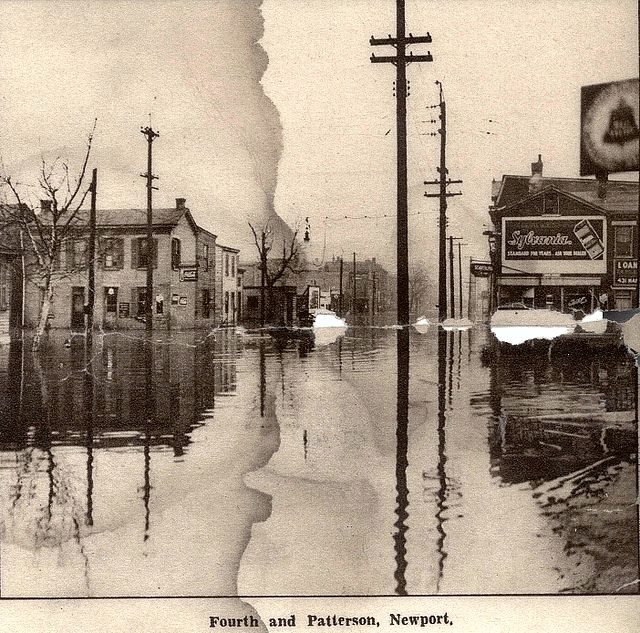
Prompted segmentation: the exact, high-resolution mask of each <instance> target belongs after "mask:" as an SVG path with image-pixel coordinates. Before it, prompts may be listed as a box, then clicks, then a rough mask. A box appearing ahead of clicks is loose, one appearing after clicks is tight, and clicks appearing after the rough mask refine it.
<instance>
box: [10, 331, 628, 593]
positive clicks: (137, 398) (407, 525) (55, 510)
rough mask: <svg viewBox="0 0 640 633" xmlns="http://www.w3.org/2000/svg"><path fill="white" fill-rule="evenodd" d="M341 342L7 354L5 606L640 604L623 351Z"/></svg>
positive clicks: (379, 334)
mask: <svg viewBox="0 0 640 633" xmlns="http://www.w3.org/2000/svg"><path fill="white" fill-rule="evenodd" d="M322 343H323V342H322V341H320V340H316V342H315V344H314V342H313V340H312V339H310V338H309V337H307V336H301V337H300V338H297V339H290V338H289V339H288V338H283V337H282V336H277V337H273V336H269V335H260V334H259V333H253V334H252V333H248V332H246V331H238V332H234V331H233V330H220V331H216V332H214V333H211V334H210V335H208V336H207V335H206V334H204V333H202V332H189V333H179V334H174V335H172V336H170V337H169V336H166V337H165V336H163V335H155V336H154V338H153V339H151V340H150V341H148V340H146V339H145V338H144V335H143V334H142V333H140V332H130V333H125V332H118V333H115V332H114V333H108V334H105V335H104V336H100V337H97V339H96V341H95V342H94V346H93V350H92V353H91V354H90V355H87V354H86V353H85V349H84V340H83V339H82V338H81V337H74V338H72V339H71V341H70V342H65V336H63V335H62V333H52V335H51V336H50V338H49V340H48V341H47V343H46V345H45V346H44V347H43V349H42V350H41V352H40V354H38V355H37V356H34V355H32V354H31V353H30V352H29V351H28V344H25V347H26V351H25V352H24V353H23V350H22V347H21V344H20V342H19V341H17V342H14V343H12V345H11V346H10V347H9V346H4V347H0V417H1V419H2V424H1V426H0V508H1V520H2V550H1V560H0V562H1V565H0V572H1V575H0V581H1V582H0V591H1V594H2V596H3V597H9V596H152V595H198V596H217V595H220V596H234V595H241V596H255V595H314V594H322V595H343V594H351V595H353V594H396V593H397V594H436V593H441V594H486V593H558V592H578V593H583V592H596V593H601V592H605V593H612V592H616V591H623V592H629V591H631V592H637V584H633V581H634V580H635V579H636V577H637V575H638V558H637V556H638V554H637V552H638V550H637V542H638V532H637V530H638V524H637V509H636V505H635V500H636V494H637V493H636V462H635V460H636V450H637V429H636V422H635V419H636V418H635V415H636V414H635V410H636V394H637V386H636V377H635V368H634V364H633V362H632V359H631V358H630V357H629V356H628V355H626V354H625V352H624V348H622V349H620V348H615V349H614V348H611V349H606V350H603V349H600V350H597V351H593V352H589V351H588V350H580V352H579V353H570V352H562V353H559V352H558V353H553V351H552V353H548V351H547V348H544V349H534V348H526V349H528V350H529V352H528V353H522V350H523V349H525V348H517V349H515V348H509V347H507V346H498V345H497V343H496V341H495V339H493V338H492V336H491V335H490V333H489V332H488V331H486V330H485V329H481V328H479V329H474V330H471V331H468V332H448V333H445V332H438V331H437V330H436V329H435V328H433V327H432V328H430V329H429V330H428V331H427V332H426V333H423V334H420V333H418V332H416V331H413V330H412V331H411V332H407V331H398V330H394V329H390V328H389V329H387V328H366V327H362V328H350V329H349V330H347V332H346V335H345V336H344V337H342V338H339V339H337V340H336V341H334V342H328V341H325V342H324V343H325V344H322ZM398 376H399V379H397V377H398ZM407 377H409V386H408V389H407V381H406V379H407ZM628 583H630V584H628ZM625 585H626V586H625Z"/></svg>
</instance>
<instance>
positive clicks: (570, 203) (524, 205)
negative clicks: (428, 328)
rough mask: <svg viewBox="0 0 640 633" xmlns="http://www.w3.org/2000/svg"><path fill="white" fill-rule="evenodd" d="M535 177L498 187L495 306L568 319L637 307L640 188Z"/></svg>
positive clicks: (535, 169) (493, 239)
mask: <svg viewBox="0 0 640 633" xmlns="http://www.w3.org/2000/svg"><path fill="white" fill-rule="evenodd" d="M542 171H543V163H542V160H541V157H540V156H539V157H538V161H537V162H535V163H532V165H531V175H530V176H513V175H505V176H503V177H502V180H501V182H499V183H494V191H493V196H492V197H493V205H492V206H491V207H490V216H491V220H492V222H493V231H489V232H488V233H489V237H490V246H491V257H492V262H493V270H494V277H493V284H492V285H493V301H492V304H493V306H494V307H495V306H497V305H501V304H503V303H508V302H513V301H518V302H523V303H525V304H527V305H529V306H531V307H538V308H539V307H549V308H553V309H557V310H561V311H564V312H569V311H571V310H574V309H581V310H583V311H591V310H593V309H594V308H596V307H601V308H603V309H628V308H632V307H634V306H635V305H636V301H637V297H636V292H637V290H636V287H637V286H636V284H637V273H638V233H637V231H638V182H632V181H621V180H609V181H607V182H603V183H599V182H598V181H597V180H595V179H591V178H555V177H553V178H549V177H544V176H543V173H542Z"/></svg>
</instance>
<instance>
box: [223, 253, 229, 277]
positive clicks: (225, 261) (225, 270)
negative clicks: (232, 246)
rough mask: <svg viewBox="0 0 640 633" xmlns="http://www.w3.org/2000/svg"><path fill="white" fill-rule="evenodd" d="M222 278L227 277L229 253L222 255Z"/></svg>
mask: <svg viewBox="0 0 640 633" xmlns="http://www.w3.org/2000/svg"><path fill="white" fill-rule="evenodd" d="M224 276H225V277H228V276H229V253H225V254H224Z"/></svg>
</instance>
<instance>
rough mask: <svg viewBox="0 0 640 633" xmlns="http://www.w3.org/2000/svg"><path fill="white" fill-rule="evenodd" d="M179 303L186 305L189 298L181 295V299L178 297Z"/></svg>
mask: <svg viewBox="0 0 640 633" xmlns="http://www.w3.org/2000/svg"><path fill="white" fill-rule="evenodd" d="M178 305H181V306H186V305H187V298H186V297H180V299H178Z"/></svg>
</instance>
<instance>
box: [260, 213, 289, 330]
mask: <svg viewBox="0 0 640 633" xmlns="http://www.w3.org/2000/svg"><path fill="white" fill-rule="evenodd" d="M249 228H250V229H251V232H252V233H253V240H254V242H255V245H256V248H257V249H258V269H259V270H260V277H261V283H260V288H261V291H260V292H261V296H260V325H261V326H264V324H265V303H268V304H269V305H271V300H272V289H273V287H274V286H275V284H276V283H277V282H278V281H279V280H280V279H282V277H283V276H284V275H285V273H286V272H287V271H291V272H295V269H294V268H293V266H294V265H295V264H296V263H297V260H298V254H299V250H300V243H299V242H298V227H296V228H295V230H294V231H293V233H292V235H291V238H290V239H289V240H287V239H283V240H282V255H281V256H279V257H269V254H270V253H271V251H272V249H273V245H274V232H273V230H272V228H271V221H270V220H267V222H266V223H265V224H264V225H263V226H262V227H261V228H260V229H259V230H256V229H255V228H254V227H253V225H252V224H251V222H249ZM265 291H266V293H267V297H266V299H267V301H265Z"/></svg>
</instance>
